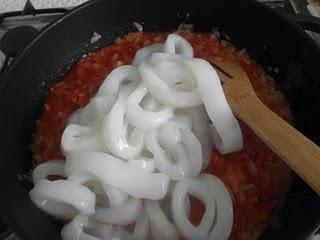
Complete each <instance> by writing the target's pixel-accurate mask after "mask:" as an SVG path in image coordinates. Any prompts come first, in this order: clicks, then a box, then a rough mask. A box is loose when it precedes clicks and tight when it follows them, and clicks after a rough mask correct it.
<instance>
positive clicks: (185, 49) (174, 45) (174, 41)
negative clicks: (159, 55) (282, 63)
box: [163, 34, 193, 58]
mask: <svg viewBox="0 0 320 240" xmlns="http://www.w3.org/2000/svg"><path fill="white" fill-rule="evenodd" d="M163 51H164V52H166V53H171V54H181V55H183V56H185V57H188V58H192V57H193V48H192V46H191V44H190V43H189V42H188V41H187V40H185V39H184V38H183V37H181V36H179V35H177V34H170V35H169V36H168V38H167V40H166V42H165V44H164V48H163Z"/></svg>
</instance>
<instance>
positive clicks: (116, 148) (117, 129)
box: [102, 98, 145, 159]
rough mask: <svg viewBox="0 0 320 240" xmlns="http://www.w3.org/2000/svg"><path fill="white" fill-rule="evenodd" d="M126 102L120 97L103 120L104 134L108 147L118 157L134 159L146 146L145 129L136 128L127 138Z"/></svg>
mask: <svg viewBox="0 0 320 240" xmlns="http://www.w3.org/2000/svg"><path fill="white" fill-rule="evenodd" d="M124 117H125V104H124V101H123V99H121V98H120V99H119V100H118V101H117V102H116V103H115V105H114V106H113V108H112V109H111V111H110V113H109V114H108V115H107V116H106V118H105V119H104V121H103V127H102V135H103V137H104V140H105V142H106V144H107V146H108V149H109V150H110V151H111V152H112V153H113V154H114V155H115V156H117V157H120V158H123V159H132V158H135V157H137V156H138V155H139V154H140V153H141V152H142V150H143V148H144V136H145V131H144V130H143V129H139V128H134V129H133V130H132V133H131V135H130V137H129V139H127V137H126V135H127V128H125V127H124V126H125V124H124Z"/></svg>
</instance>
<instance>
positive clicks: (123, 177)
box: [65, 152, 169, 200]
mask: <svg viewBox="0 0 320 240" xmlns="http://www.w3.org/2000/svg"><path fill="white" fill-rule="evenodd" d="M84 170H86V171H88V172H90V173H92V174H93V175H95V176H96V177H97V178H99V179H100V181H102V182H104V183H107V184H110V185H111V186H114V187H116V188H118V189H120V190H121V191H123V192H125V193H128V194H130V195H131V196H133V197H135V198H145V199H152V200H158V199H162V198H163V197H164V196H165V195H166V193H167V190H168V184H169V178H168V177H167V176H166V175H164V174H162V173H147V172H146V171H145V170H143V169H137V168H132V167H130V166H129V165H128V163H127V162H124V161H122V160H120V159H118V158H115V157H113V156H111V155H109V154H105V153H100V152H84V153H74V154H71V155H69V156H68V158H67V160H66V168H65V171H66V173H67V175H70V174H71V173H73V172H78V171H84Z"/></svg>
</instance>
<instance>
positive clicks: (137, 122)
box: [126, 84, 174, 130]
mask: <svg viewBox="0 0 320 240" xmlns="http://www.w3.org/2000/svg"><path fill="white" fill-rule="evenodd" d="M146 94H147V88H146V86H145V85H144V84H140V85H139V86H138V87H137V89H136V90H135V91H134V92H132V93H131V94H130V96H129V98H128V100H127V104H126V117H127V119H128V122H129V123H130V124H131V125H133V126H135V127H137V128H141V129H146V130H149V129H154V128H158V127H159V126H161V125H162V124H164V123H165V122H167V121H168V119H169V118H171V117H172V115H173V112H174V110H173V108H172V107H169V106H163V107H161V108H160V109H159V110H158V111H157V112H150V111H146V110H144V109H143V108H142V107H141V106H140V105H139V104H140V102H141V100H142V99H143V97H144V96H145V95H146Z"/></svg>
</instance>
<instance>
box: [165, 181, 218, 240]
mask: <svg viewBox="0 0 320 240" xmlns="http://www.w3.org/2000/svg"><path fill="white" fill-rule="evenodd" d="M187 194H191V195H193V196H194V197H197V198H199V199H200V200H202V201H203V202H204V205H205V213H204V215H203V217H202V219H201V222H200V224H199V225H198V226H194V225H193V224H192V223H191V222H190V220H189V218H188V216H187V214H186V210H185V209H186V208H185V203H186V201H185V199H186V197H187ZM215 208H216V203H215V198H214V196H213V195H212V193H211V191H209V188H208V185H207V184H206V183H204V182H202V181H199V180H197V179H191V178H185V179H183V180H182V181H181V182H178V183H177V184H176V186H175V188H174V190H173V193H172V202H171V213H172V217H173V221H174V223H175V225H176V226H177V228H178V229H179V231H180V232H181V233H182V235H183V236H184V237H186V238H187V239H192V240H193V239H203V238H205V237H206V236H207V235H208V233H209V231H210V229H211V227H212V225H213V222H214V218H215Z"/></svg>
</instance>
